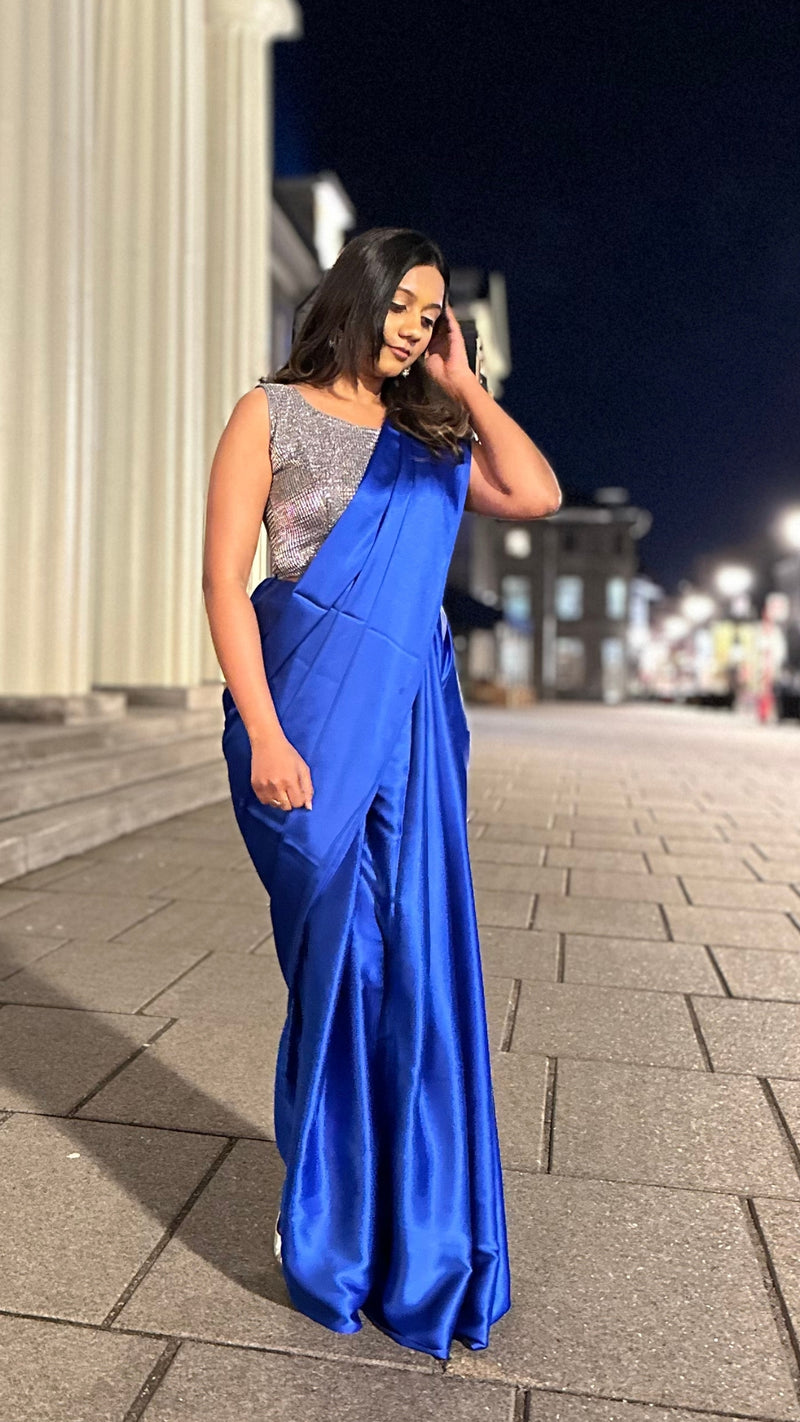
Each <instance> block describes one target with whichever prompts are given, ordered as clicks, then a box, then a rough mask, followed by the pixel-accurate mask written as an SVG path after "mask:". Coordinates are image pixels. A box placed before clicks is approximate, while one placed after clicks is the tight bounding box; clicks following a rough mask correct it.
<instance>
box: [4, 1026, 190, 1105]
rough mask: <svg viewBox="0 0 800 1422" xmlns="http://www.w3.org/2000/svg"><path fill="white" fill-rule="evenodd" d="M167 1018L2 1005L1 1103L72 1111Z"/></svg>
mask: <svg viewBox="0 0 800 1422" xmlns="http://www.w3.org/2000/svg"><path fill="white" fill-rule="evenodd" d="M165 1023H166V1019H165V1018H159V1017H155V1018H154V1017H125V1016H122V1014H116V1013H113V1014H112V1013H102V1012H79V1011H73V1010H70V1009H67V1008H59V1007H26V1006H18V1005H16V1004H10V1005H9V1006H7V1007H4V1008H3V1009H2V1011H0V1063H2V1068H1V1069H0V1108H2V1109H3V1110H6V1111H52V1112H67V1111H70V1110H72V1109H73V1107H74V1106H75V1105H76V1104H77V1102H78V1101H80V1100H81V1098H82V1097H83V1096H85V1095H86V1092H87V1091H90V1090H91V1088H92V1087H93V1086H95V1085H96V1084H97V1083H98V1082H100V1081H102V1080H103V1078H104V1077H105V1076H106V1075H107V1074H108V1072H110V1071H112V1070H113V1069H114V1067H117V1066H119V1065H120V1063H121V1062H124V1061H125V1060H126V1059H127V1058H128V1057H129V1056H131V1055H132V1053H133V1052H135V1051H136V1049H137V1047H140V1046H141V1045H142V1043H143V1042H146V1041H147V1040H148V1039H149V1038H150V1037H151V1036H152V1034H153V1033H154V1032H157V1031H158V1029H159V1028H160V1027H163V1026H164V1025H165Z"/></svg>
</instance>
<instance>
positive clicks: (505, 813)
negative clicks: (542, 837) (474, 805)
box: [480, 799, 552, 829]
mask: <svg viewBox="0 0 800 1422" xmlns="http://www.w3.org/2000/svg"><path fill="white" fill-rule="evenodd" d="M480 815H481V819H482V820H485V821H486V823H487V824H491V823H492V822H493V821H494V822H498V821H502V823H503V824H506V825H509V826H512V827H513V828H515V829H516V828H517V827H518V826H522V825H525V826H527V828H528V829H549V828H550V826H551V823H552V821H551V812H550V810H548V809H544V810H543V809H542V808H541V807H540V806H539V805H535V804H531V803H529V802H528V801H527V800H519V801H514V800H509V799H505V800H494V801H487V802H485V803H484V804H483V805H481V808H480Z"/></svg>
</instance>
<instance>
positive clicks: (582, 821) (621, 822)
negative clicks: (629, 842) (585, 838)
mask: <svg viewBox="0 0 800 1422" xmlns="http://www.w3.org/2000/svg"><path fill="white" fill-rule="evenodd" d="M553 825H554V828H555V829H568V830H575V831H576V833H577V832H580V833H582V834H583V833H586V832H587V831H593V832H594V833H595V834H598V833H604V832H605V831H608V833H609V834H616V835H619V834H628V835H633V834H638V832H639V826H638V825H637V823H636V820H635V818H634V816H633V815H632V814H631V812H630V810H626V811H624V812H623V813H621V814H619V815H581V814H578V815H565V814H556V815H555V816H554V818H553ZM647 833H651V834H652V833H653V826H651V827H650V829H649V830H648V831H647Z"/></svg>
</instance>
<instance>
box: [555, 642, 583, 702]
mask: <svg viewBox="0 0 800 1422" xmlns="http://www.w3.org/2000/svg"><path fill="white" fill-rule="evenodd" d="M585 680H586V659H585V654H584V649H583V642H582V641H581V639H580V637H556V689H557V690H558V691H580V690H581V688H582V686H583V684H584V682H585Z"/></svg>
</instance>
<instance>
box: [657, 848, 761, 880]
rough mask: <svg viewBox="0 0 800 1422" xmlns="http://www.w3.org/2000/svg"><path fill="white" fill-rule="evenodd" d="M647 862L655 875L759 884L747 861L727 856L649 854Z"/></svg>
mask: <svg viewBox="0 0 800 1422" xmlns="http://www.w3.org/2000/svg"><path fill="white" fill-rule="evenodd" d="M647 862H648V864H649V865H650V868H651V869H652V871H653V873H654V874H681V875H684V874H691V875H693V877H694V878H695V879H741V880H742V882H743V883H747V884H752V883H755V882H757V881H756V876H755V874H754V872H753V870H752V869H751V868H749V866H748V864H747V861H746V860H745V859H738V858H736V859H734V858H727V857H726V856H725V855H718V856H717V857H716V858H714V856H713V855H706V856H703V855H698V854H648V856H647Z"/></svg>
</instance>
